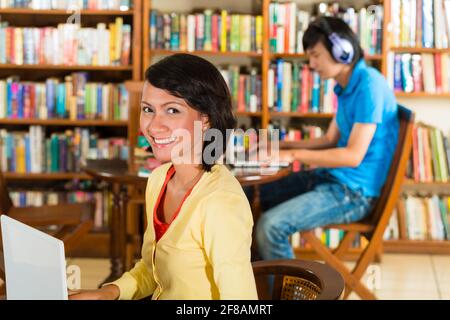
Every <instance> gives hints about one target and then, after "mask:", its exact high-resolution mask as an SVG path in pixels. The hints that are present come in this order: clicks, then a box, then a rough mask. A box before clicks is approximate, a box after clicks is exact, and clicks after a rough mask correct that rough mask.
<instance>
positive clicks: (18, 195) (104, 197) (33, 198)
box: [9, 190, 113, 228]
mask: <svg viewBox="0 0 450 320" xmlns="http://www.w3.org/2000/svg"><path fill="white" fill-rule="evenodd" d="M9 195H10V197H11V200H12V202H13V204H14V206H16V207H34V206H36V207H38V206H42V205H56V204H60V203H81V202H90V201H93V202H94V203H95V214H94V227H95V228H105V227H108V225H109V221H110V213H111V212H112V206H113V199H112V193H111V192H109V191H107V190H101V191H95V192H91V191H82V190H78V191H45V192H44V191H12V192H10V193H9Z"/></svg>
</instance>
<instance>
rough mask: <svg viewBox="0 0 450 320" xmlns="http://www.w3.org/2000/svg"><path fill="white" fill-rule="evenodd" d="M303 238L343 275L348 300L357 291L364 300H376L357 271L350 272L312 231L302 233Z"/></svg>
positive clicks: (345, 296)
mask: <svg viewBox="0 0 450 320" xmlns="http://www.w3.org/2000/svg"><path fill="white" fill-rule="evenodd" d="M302 236H304V237H305V239H306V240H307V241H308V242H309V243H310V244H311V246H312V247H313V248H314V249H315V251H316V252H317V253H318V254H319V255H320V256H321V257H322V258H323V259H324V260H325V262H326V263H328V264H329V265H330V266H332V267H333V268H335V269H336V270H337V271H338V272H339V273H340V274H341V275H342V277H343V278H344V281H345V283H346V284H347V285H348V288H349V289H348V290H346V292H345V294H344V298H347V297H348V296H349V294H350V292H351V291H355V292H356V293H357V294H358V295H359V296H360V297H361V298H362V299H367V300H374V299H376V297H375V295H374V294H373V293H372V292H370V290H369V289H368V288H367V287H366V286H364V285H363V284H362V283H361V281H360V278H361V276H359V277H358V274H355V271H353V272H350V271H349V270H348V268H347V267H346V266H345V265H344V264H343V263H342V261H340V260H339V259H338V258H337V257H335V256H334V255H333V253H332V252H331V251H330V249H328V248H327V247H325V246H324V245H323V244H322V243H321V242H320V240H319V239H317V237H316V236H315V235H314V234H313V233H312V231H307V232H302ZM357 266H358V265H357ZM357 271H359V270H357Z"/></svg>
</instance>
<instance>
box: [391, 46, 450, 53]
mask: <svg viewBox="0 0 450 320" xmlns="http://www.w3.org/2000/svg"><path fill="white" fill-rule="evenodd" d="M389 50H390V51H392V52H396V53H402V52H403V53H447V54H450V49H437V48H420V47H392V48H390V49H389Z"/></svg>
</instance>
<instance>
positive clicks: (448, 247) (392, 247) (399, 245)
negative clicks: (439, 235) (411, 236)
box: [383, 240, 450, 254]
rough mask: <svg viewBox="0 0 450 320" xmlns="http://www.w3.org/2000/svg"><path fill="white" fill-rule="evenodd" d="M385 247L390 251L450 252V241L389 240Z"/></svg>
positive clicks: (385, 249) (384, 244)
mask: <svg viewBox="0 0 450 320" xmlns="http://www.w3.org/2000/svg"><path fill="white" fill-rule="evenodd" d="M383 249H384V252H388V253H424V254H450V241H437V240H387V241H384V242H383Z"/></svg>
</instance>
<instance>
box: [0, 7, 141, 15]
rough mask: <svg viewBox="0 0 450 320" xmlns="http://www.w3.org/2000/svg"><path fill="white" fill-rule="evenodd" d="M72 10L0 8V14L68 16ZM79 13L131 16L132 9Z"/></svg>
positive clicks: (83, 11) (83, 12)
mask: <svg viewBox="0 0 450 320" xmlns="http://www.w3.org/2000/svg"><path fill="white" fill-rule="evenodd" d="M74 12H75V11H74V10H69V9H68V10H56V9H54V10H36V9H20V8H4V9H0V14H1V15H29V16H42V15H44V16H70V15H72V14H73V13H74ZM79 12H80V14H81V15H82V16H83V15H86V16H132V15H133V14H134V11H133V10H80V11H79Z"/></svg>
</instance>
